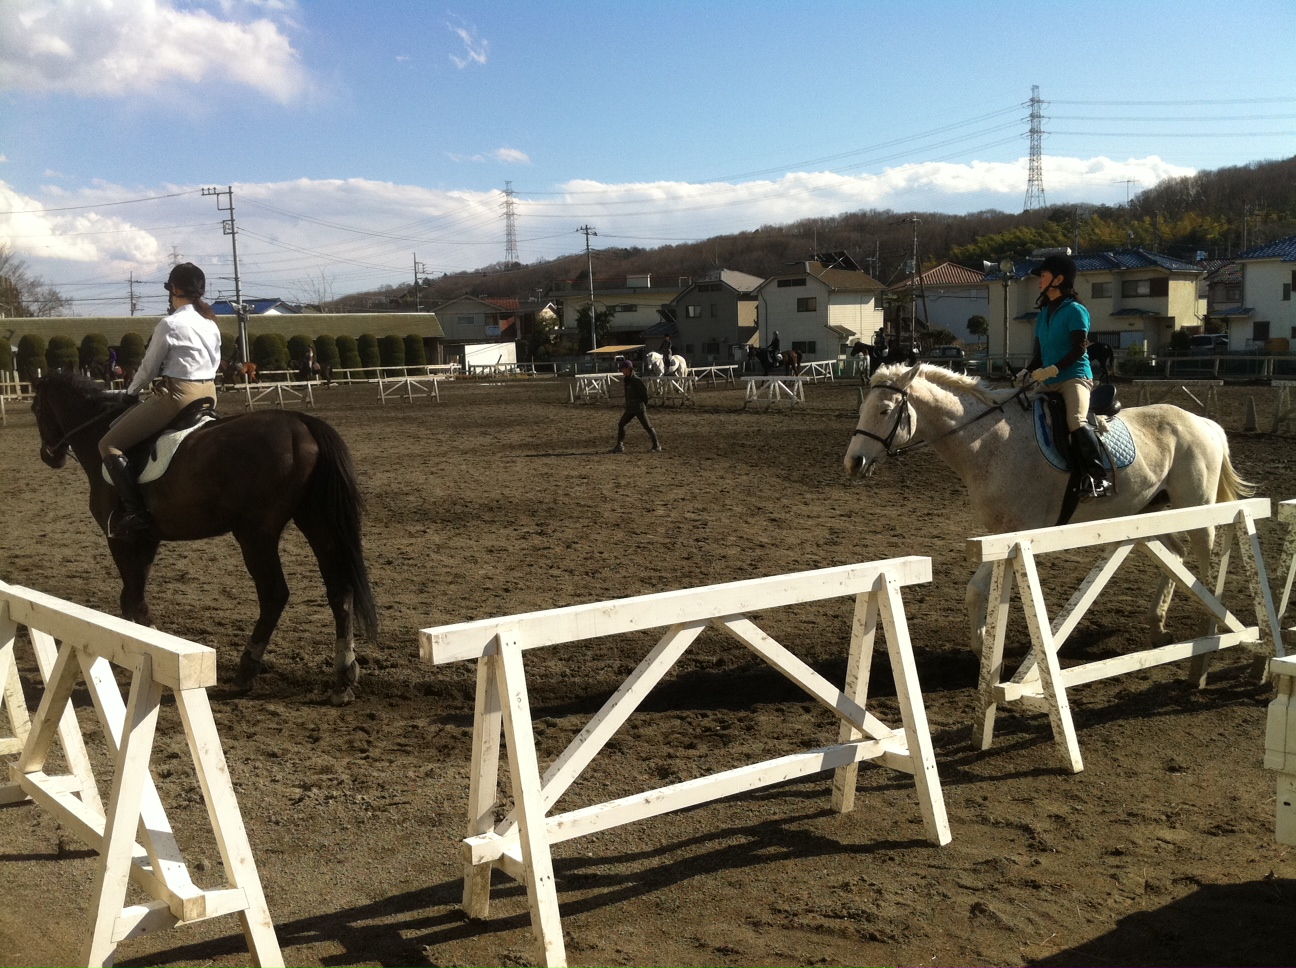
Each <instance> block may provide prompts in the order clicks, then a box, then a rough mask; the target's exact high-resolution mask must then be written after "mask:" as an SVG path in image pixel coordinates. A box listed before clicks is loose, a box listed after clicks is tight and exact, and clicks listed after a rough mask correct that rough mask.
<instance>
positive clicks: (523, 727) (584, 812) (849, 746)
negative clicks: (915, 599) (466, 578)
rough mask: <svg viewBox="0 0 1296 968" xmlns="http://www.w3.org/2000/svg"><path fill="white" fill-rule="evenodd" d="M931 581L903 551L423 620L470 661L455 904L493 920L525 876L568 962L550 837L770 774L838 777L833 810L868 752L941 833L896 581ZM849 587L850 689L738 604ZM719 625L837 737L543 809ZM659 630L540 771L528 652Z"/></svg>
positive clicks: (432, 647)
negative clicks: (598, 799)
mask: <svg viewBox="0 0 1296 968" xmlns="http://www.w3.org/2000/svg"><path fill="white" fill-rule="evenodd" d="M930 580H931V559H930V558H919V557H908V558H894V559H890V560H887V561H878V562H869V563H864V564H857V565H845V566H841V567H837V568H825V569H821V570H819V571H810V572H802V573H799V574H792V575H780V576H775V577H771V578H756V579H750V580H748V581H741V582H733V583H729V584H724V585H711V586H706V587H702V588H691V589H685V590H682V591H673V592H664V593H661V594H655V595H643V596H639V597H636V598H626V599H620V600H618V601H612V602H598V603H593V604H587V605H574V606H570V607H567V608H558V609H553V610H550V611H542V612H531V613H527V614H522V615H511V616H508V617H505V618H499V619H487V620H484V621H477V622H467V623H463V624H460V625H447V626H442V627H440V628H429V629H423V630H422V631H421V632H420V633H419V643H420V652H421V654H422V656H423V658H424V660H426V661H431V662H433V663H436V664H442V663H447V662H457V661H463V660H467V659H474V660H476V661H477V701H476V713H475V721H474V725H473V746H472V777H471V781H470V788H469V792H468V801H469V802H468V825H467V837H466V838H465V840H464V845H465V860H466V863H465V868H464V901H463V904H464V908H465V910H466V911H467V913H468V915H469V916H470V917H474V918H484V917H486V915H487V914H488V913H489V907H490V883H491V870H492V868H499V869H500V870H502V871H504V872H505V873H507V874H509V875H510V876H512V877H513V878H515V879H517V880H519V881H522V882H524V883H525V884H526V887H527V894H528V897H529V900H530V908H531V926H532V931H533V933H534V935H535V939H536V942H537V945H538V947H539V954H540V960H541V961H542V962H543V963H544V964H546V965H562V964H565V963H566V953H565V948H564V944H563V935H562V923H561V919H560V916H559V912H558V895H557V889H556V887H555V885H554V877H553V864H552V845H553V844H555V843H559V842H561V841H564V840H569V839H572V838H575V837H580V836H583V835H585V834H591V833H595V832H597V831H600V830H606V829H609V828H612V827H616V826H619V825H621V824H625V823H630V822H631V821H634V820H640V819H644V818H647V817H653V816H657V815H659V814H663V813H667V812H671V811H675V810H682V809H685V808H687V807H691V806H695V805H697V804H700V803H706V802H709V801H711V800H715V799H719V798H721V797H726V796H732V795H735V794H738V793H745V792H749V791H751V790H755V789H758V788H760V787H764V786H768V785H770V784H773V783H780V782H784V781H786V780H789V779H793V778H796V777H802V776H810V775H813V774H815V773H819V772H824V771H829V770H831V771H834V774H835V775H834V782H833V793H832V805H833V808H834V809H835V810H837V811H839V812H843V813H844V812H846V811H849V810H851V809H852V808H853V806H854V797H855V779H856V773H857V770H858V765H859V763H860V762H864V761H876V762H879V763H881V764H882V765H885V766H888V767H890V768H892V769H895V770H899V771H902V772H905V773H910V774H912V775H913V777H914V783H915V786H916V788H917V793H918V800H919V806H920V811H921V814H922V818H923V823H924V825H925V829H926V833H927V837H928V839H929V840H930V841H932V842H933V843H936V844H945V843H948V842H949V840H950V833H949V824H948V821H947V819H946V814H945V803H944V800H943V798H942V795H941V790H940V781H939V778H938V777H937V773H936V762H935V758H934V756H933V751H932V742H931V736H930V734H929V731H928V727H927V716H926V712H925V710H924V707H923V703H922V694H921V691H920V689H919V685H918V677H917V671H916V668H915V665H914V658H913V648H912V645H911V643H910V640H909V629H908V623H907V620H906V618H905V612H904V604H903V602H902V600H901V595H900V589H901V588H902V587H903V586H905V585H913V584H918V583H920V582H928V581H930ZM842 596H853V597H854V598H855V611H854V619H853V622H852V626H851V640H850V649H849V656H848V660H847V668H846V682H845V686H844V687H843V688H840V689H839V688H838V687H837V686H835V685H833V684H832V683H830V682H828V681H827V680H826V679H824V678H823V677H822V676H821V675H820V674H819V673H817V672H815V671H814V670H813V669H812V668H810V667H809V666H808V665H807V664H806V663H805V662H803V661H802V660H801V659H799V658H797V657H796V656H795V655H794V654H793V653H791V652H790V651H789V650H788V649H787V648H786V647H784V646H783V645H781V644H780V643H778V642H776V641H775V640H774V639H773V638H771V637H770V636H769V635H768V634H766V633H765V632H764V631H762V630H761V629H760V628H759V627H757V625H756V624H755V623H754V622H753V621H752V620H751V619H749V618H748V617H747V615H746V614H745V613H747V612H754V611H762V612H763V611H767V610H769V609H772V608H778V607H781V606H786V605H794V604H798V603H801V602H813V601H821V600H824V599H829V598H836V597H842ZM879 622H880V623H881V625H882V628H883V631H884V634H885V638H886V645H887V649H888V652H889V655H890V659H891V668H892V671H893V673H894V677H895V684H896V697H897V700H898V704H899V707H900V715H901V719H902V723H903V725H902V726H901V727H900V728H892V727H890V726H887V725H885V724H884V723H882V722H880V721H879V720H878V719H877V718H876V717H874V716H873V715H872V714H871V713H868V712H866V711H865V705H866V702H867V696H868V676H869V669H870V667H871V662H872V656H873V646H874V639H875V636H876V633H877V629H878V624H879ZM708 626H713V627H715V628H717V629H719V630H721V631H723V632H725V633H727V634H728V635H730V636H732V637H733V638H735V639H737V640H738V641H739V642H741V643H742V644H743V645H744V646H746V647H747V648H749V649H750V650H751V651H752V652H754V653H755V654H756V655H757V656H759V657H760V658H761V659H763V660H764V661H765V662H767V663H769V664H770V665H771V666H772V667H773V668H775V669H776V670H778V671H779V672H780V673H782V674H783V675H784V676H786V677H787V678H789V679H790V680H792V681H793V682H795V683H796V684H797V685H799V686H800V687H801V688H802V689H804V690H805V691H806V692H807V693H808V694H809V695H810V696H811V697H813V698H814V699H816V700H818V701H819V702H820V703H821V704H822V705H824V706H826V707H827V708H828V709H830V710H831V711H832V712H834V713H835V714H836V716H837V718H838V720H839V723H840V725H839V730H838V742H837V743H836V744H835V745H831V746H826V747H823V748H820V749H815V750H809V751H806V752H801V753H795V754H792V755H789V756H783V757H780V758H778V759H774V760H768V761H766V762H763V763H755V764H752V765H750V766H743V767H739V768H736V769H730V770H727V771H725V772H721V773H715V774H712V775H710V776H704V777H700V778H698V779H693V780H688V781H685V782H682V783H677V784H674V785H672V786H667V787H662V788H660V789H656V790H650V791H648V792H646V793H641V794H634V795H631V796H626V797H622V798H620V799H617V800H611V801H609V802H606V803H599V804H595V805H592V806H587V807H584V808H580V809H576V810H571V811H569V812H567V813H563V814H558V815H556V816H547V814H548V811H549V810H550V808H551V807H553V806H554V804H555V803H556V802H557V801H558V800H559V798H560V797H562V796H563V794H564V793H565V791H566V790H567V789H568V788H569V787H570V786H571V784H572V783H573V782H574V781H575V780H576V779H577V778H578V777H579V776H580V774H581V772H582V771H583V770H584V769H585V768H586V767H587V766H588V765H589V764H590V763H591V762H592V761H593V760H594V758H595V756H597V754H598V752H599V751H600V750H601V749H602V748H603V746H604V745H605V744H606V743H607V742H608V741H609V740H610V739H611V738H612V737H613V735H614V734H615V732H616V730H617V729H618V728H619V727H620V726H621V725H622V724H623V723H624V722H625V721H626V720H627V719H628V718H629V716H630V715H631V714H632V713H633V712H634V710H635V709H636V708H637V707H638V705H639V704H640V703H641V702H642V701H643V699H644V698H645V697H646V696H647V694H648V693H649V691H650V690H651V689H652V688H653V687H654V686H655V685H656V684H657V683H658V682H659V681H661V679H662V678H663V677H664V676H665V675H666V674H667V672H669V671H670V669H671V668H672V666H673V665H674V664H675V662H676V661H677V660H678V659H679V658H680V656H681V655H683V653H684V651H685V650H686V649H687V648H688V647H689V645H690V644H691V643H692V642H693V641H694V640H695V639H696V638H697V637H698V636H699V635H700V634H701V633H702V631H703V630H704V629H706V628H707V627H708ZM654 628H664V629H666V631H665V633H664V634H663V636H662V637H661V639H660V640H659V641H658V642H657V644H656V646H655V647H654V648H653V649H652V650H651V651H650V652H649V653H648V655H647V656H646V657H645V658H644V659H643V661H642V662H641V663H640V664H639V666H638V668H636V669H635V671H634V672H633V673H631V675H630V677H629V678H628V679H627V680H626V681H625V683H624V684H622V686H621V687H620V688H619V689H618V690H617V691H616V693H615V694H614V695H613V696H612V697H611V698H610V699H609V700H608V701H607V703H606V704H605V705H604V706H603V708H602V709H601V710H599V712H598V713H597V714H595V716H594V717H593V719H592V720H591V721H590V722H589V723H588V724H587V725H586V726H585V728H584V729H583V730H581V732H580V733H579V734H578V735H577V736H576V738H575V739H574V740H572V742H571V744H570V745H569V746H568V747H567V749H566V750H564V751H563V752H562V754H560V755H559V756H558V758H557V759H556V760H554V762H553V763H552V764H550V765H549V767H548V768H547V769H546V770H545V771H544V773H543V775H542V774H541V772H540V765H539V762H538V759H537V756H536V746H535V737H534V733H533V727H532V719H531V709H530V704H529V701H528V699H527V684H526V676H525V673H524V670H523V665H522V653H523V651H525V650H526V649H533V648H541V647H544V646H550V645H557V644H561V643H567V642H577V641H583V640H587V639H591V638H597V637H601V636H606V635H619V634H624V633H626V632H632V631H639V630H646V629H654ZM501 734H503V737H504V739H505V741H506V746H507V749H508V757H509V774H510V777H511V779H512V784H513V798H514V804H515V806H514V808H513V810H512V811H511V812H509V814H508V816H507V817H505V819H504V820H502V821H500V822H498V823H497V822H496V821H495V807H496V798H497V786H498V782H499V758H500V738H501Z"/></svg>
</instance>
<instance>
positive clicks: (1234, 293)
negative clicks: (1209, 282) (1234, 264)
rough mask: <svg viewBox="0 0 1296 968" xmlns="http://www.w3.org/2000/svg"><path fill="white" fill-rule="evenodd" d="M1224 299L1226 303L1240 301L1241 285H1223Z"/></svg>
mask: <svg viewBox="0 0 1296 968" xmlns="http://www.w3.org/2000/svg"><path fill="white" fill-rule="evenodd" d="M1224 301H1225V302H1227V303H1237V302H1241V301H1242V287H1241V286H1225V287H1224Z"/></svg>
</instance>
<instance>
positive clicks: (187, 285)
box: [167, 262, 207, 299]
mask: <svg viewBox="0 0 1296 968" xmlns="http://www.w3.org/2000/svg"><path fill="white" fill-rule="evenodd" d="M206 291H207V277H206V276H205V275H203V271H202V270H201V269H199V268H198V267H197V266H196V265H194V264H193V263H192V262H181V263H180V264H179V265H177V266H176V267H175V268H174V269H172V270H171V275H169V276H167V292H176V293H179V294H180V295H182V296H184V297H185V298H186V299H199V298H201V297H202V295H203V293H205V292H206Z"/></svg>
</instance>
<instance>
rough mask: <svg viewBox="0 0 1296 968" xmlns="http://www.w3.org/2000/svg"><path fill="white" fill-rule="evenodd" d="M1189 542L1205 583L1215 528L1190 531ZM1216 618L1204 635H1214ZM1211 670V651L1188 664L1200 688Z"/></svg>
mask: <svg viewBox="0 0 1296 968" xmlns="http://www.w3.org/2000/svg"><path fill="white" fill-rule="evenodd" d="M1188 543H1189V544H1190V545H1191V546H1192V550H1193V557H1194V558H1196V559H1197V574H1198V577H1200V578H1201V580H1202V581H1203V582H1205V583H1208V587H1209V582H1210V579H1211V548H1213V547H1214V546H1215V529H1214V528H1200V529H1198V530H1196V531H1189V532H1188ZM1226 547H1227V545H1226ZM1215 629H1216V625H1215V620H1214V619H1212V618H1210V617H1207V618H1206V621H1205V624H1204V625H1203V627H1202V635H1213V634H1214V633H1215ZM1208 671H1210V653H1209V652H1203V653H1202V654H1201V655H1195V656H1193V658H1192V661H1191V662H1190V663H1189V664H1188V678H1189V679H1190V680H1191V681H1193V682H1195V683H1197V688H1198V689H1204V688H1205V687H1206V673H1207V672H1208Z"/></svg>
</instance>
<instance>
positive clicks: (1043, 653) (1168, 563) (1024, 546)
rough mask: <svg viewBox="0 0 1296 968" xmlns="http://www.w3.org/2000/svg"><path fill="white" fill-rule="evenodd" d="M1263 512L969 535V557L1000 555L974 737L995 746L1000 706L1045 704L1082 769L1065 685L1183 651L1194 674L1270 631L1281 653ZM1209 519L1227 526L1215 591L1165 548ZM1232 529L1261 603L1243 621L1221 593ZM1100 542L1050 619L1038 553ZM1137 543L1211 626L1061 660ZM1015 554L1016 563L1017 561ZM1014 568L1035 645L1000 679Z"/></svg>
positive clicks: (1073, 764)
mask: <svg viewBox="0 0 1296 968" xmlns="http://www.w3.org/2000/svg"><path fill="white" fill-rule="evenodd" d="M1267 517H1269V500H1268V499H1267V498H1249V499H1247V500H1242V501H1229V502H1224V503H1220V504H1208V505H1203V506H1201V507H1191V508H1178V509H1175V510H1170V511H1159V512H1156V513H1154V514H1137V515H1133V516H1130V517H1120V518H1106V519H1104V520H1101V521H1090V522H1085V523H1080V524H1068V525H1063V526H1062V527H1056V528H1038V529H1035V530H1032V531H1017V532H1012V533H1008V534H999V535H991V536H988V537H984V538H970V539H968V542H967V549H968V555H969V557H970V558H971V559H972V560H973V561H976V562H978V563H982V562H993V563H994V570H993V573H992V576H991V580H990V590H989V594H988V595H987V601H988V609H987V614H986V624H985V638H984V639H983V641H982V644H981V673H980V681H979V685H978V698H977V703H978V714H977V717H976V719H975V721H974V723H973V727H972V734H973V735H972V738H973V742H974V743H975V744H976V745H977V747H978V748H980V749H989V748H990V745H991V743H992V741H993V738H994V719H995V714H996V712H997V709H998V706H999V705H1000V704H1007V703H1011V702H1020V703H1021V704H1022V705H1024V706H1026V707H1027V708H1030V709H1035V710H1037V711H1047V712H1048V715H1049V723H1050V725H1051V726H1052V730H1053V738H1054V741H1055V742H1056V743H1057V747H1058V751H1059V753H1060V755H1061V759H1062V764H1063V766H1064V767H1066V768H1067V769H1068V770H1070V771H1071V772H1072V773H1079V772H1080V771H1081V770H1083V769H1084V763H1083V761H1082V759H1081V757H1080V744H1079V740H1078V739H1077V737H1076V730H1075V724H1074V722H1072V719H1071V707H1070V704H1069V702H1068V701H1067V694H1066V691H1067V689H1068V688H1069V687H1071V686H1079V685H1083V684H1084V683H1087V682H1095V681H1097V680H1099V679H1107V678H1110V677H1112V676H1117V675H1121V674H1122V673H1126V672H1134V671H1137V670H1139V669H1149V668H1152V667H1153V666H1158V665H1164V664H1166V663H1168V662H1176V661H1178V660H1180V659H1187V658H1193V659H1194V660H1202V664H1201V666H1200V669H1199V672H1198V678H1201V677H1204V674H1205V665H1204V660H1205V658H1206V657H1207V656H1209V654H1210V653H1213V652H1217V651H1219V650H1221V649H1226V648H1230V647H1232V646H1235V645H1241V644H1244V643H1246V644H1256V643H1260V642H1263V641H1266V640H1267V641H1269V642H1271V643H1272V645H1273V649H1274V652H1275V653H1276V654H1277V655H1279V656H1281V655H1283V654H1284V651H1283V645H1282V641H1281V631H1280V628H1279V624H1278V618H1277V614H1276V613H1275V611H1274V605H1273V597H1272V594H1271V592H1270V589H1269V579H1268V577H1267V576H1266V574H1265V565H1264V557H1263V556H1262V555H1261V553H1260V542H1259V538H1258V536H1257V535H1256V530H1255V522H1256V520H1258V519H1261V518H1267ZM1206 527H1218V528H1222V529H1223V533H1222V534H1221V535H1220V541H1219V544H1218V547H1219V550H1220V563H1219V574H1218V576H1217V580H1216V583H1215V588H1214V591H1213V592H1212V591H1211V589H1209V588H1208V587H1207V586H1206V585H1205V584H1203V582H1202V580H1201V579H1199V578H1197V577H1196V576H1195V575H1193V573H1192V572H1191V571H1190V570H1189V569H1188V568H1187V567H1186V565H1185V564H1184V563H1183V562H1182V561H1180V559H1179V558H1178V557H1177V556H1176V555H1175V554H1174V553H1173V552H1172V551H1171V550H1170V549H1168V548H1167V547H1166V545H1165V542H1164V540H1163V539H1164V538H1166V537H1167V536H1170V535H1173V534H1176V533H1178V532H1182V531H1191V530H1196V529H1199V528H1206ZM1234 536H1236V537H1237V541H1238V548H1239V551H1240V555H1241V557H1242V558H1243V559H1244V561H1245V567H1246V571H1247V578H1248V580H1249V583H1250V586H1251V593H1252V599H1253V602H1254V605H1255V612H1256V622H1257V624H1256V625H1253V626H1249V627H1247V626H1243V625H1242V623H1241V622H1240V621H1238V619H1237V618H1236V617H1235V616H1234V615H1233V613H1232V612H1230V611H1229V610H1228V609H1227V608H1226V607H1225V606H1224V604H1223V603H1222V602H1221V601H1220V596H1221V595H1222V594H1223V591H1224V580H1225V578H1226V577H1227V573H1228V566H1229V557H1230V551H1231V545H1232V540H1233V537H1234ZM1099 546H1106V547H1105V549H1104V551H1103V553H1102V555H1101V557H1100V558H1099V560H1098V562H1097V563H1096V564H1095V565H1094V567H1093V569H1092V570H1091V571H1090V572H1089V574H1088V576H1086V577H1085V579H1084V581H1082V582H1081V583H1080V586H1079V588H1078V589H1077V590H1076V592H1075V594H1074V595H1072V596H1071V600H1070V601H1069V602H1067V604H1066V606H1065V607H1064V608H1063V609H1062V611H1061V612H1059V613H1058V615H1057V616H1056V617H1054V618H1053V619H1052V620H1050V619H1049V615H1048V607H1047V605H1046V604H1045V601H1044V593H1043V591H1042V589H1041V586H1040V581H1039V573H1038V571H1037V570H1036V566H1035V559H1036V557H1037V556H1038V555H1042V554H1049V553H1051V552H1057V551H1070V550H1073V549H1076V548H1092V547H1099ZM1135 548H1138V549H1139V550H1140V551H1143V552H1144V553H1145V554H1147V555H1148V557H1150V558H1151V559H1152V560H1153V562H1155V563H1156V566H1157V567H1158V568H1159V569H1161V571H1163V572H1165V574H1166V575H1168V576H1169V577H1170V579H1171V580H1172V581H1173V582H1174V583H1175V584H1176V586H1178V588H1179V589H1180V590H1181V591H1182V592H1184V593H1185V594H1186V595H1188V596H1189V597H1190V600H1191V601H1192V602H1193V603H1194V604H1195V605H1197V606H1198V607H1199V608H1201V609H1202V610H1203V611H1205V612H1206V613H1207V615H1208V616H1209V617H1210V619H1211V624H1210V627H1209V628H1208V629H1206V630H1205V632H1204V633H1203V634H1202V635H1200V636H1198V637H1197V638H1194V639H1189V640H1187V641H1184V642H1177V643H1172V644H1170V645H1164V646H1160V647H1158V648H1153V649H1148V650H1147V651H1144V652H1134V653H1130V654H1128V655H1120V656H1114V657H1112V658H1109V659H1101V660H1097V661H1094V662H1088V663H1085V664H1083V665H1077V666H1071V667H1070V668H1067V669H1063V668H1062V667H1061V666H1060V664H1059V662H1058V652H1059V650H1060V649H1061V646H1062V645H1063V644H1064V643H1065V642H1066V639H1067V637H1068V636H1069V635H1070V634H1071V632H1072V631H1074V630H1075V627H1076V626H1077V625H1078V624H1079V622H1080V619H1081V618H1083V617H1084V614H1085V612H1086V611H1088V609H1089V608H1090V606H1092V605H1093V603H1094V602H1095V601H1096V600H1097V599H1098V596H1099V594H1100V593H1101V592H1102V590H1103V588H1105V587H1106V585H1107V583H1108V582H1109V581H1110V580H1111V578H1112V576H1113V575H1114V574H1115V573H1116V571H1117V570H1118V569H1119V568H1120V566H1121V565H1122V564H1123V563H1124V562H1125V560H1126V559H1127V558H1128V557H1129V555H1130V552H1132V551H1133V550H1134V549H1135ZM1009 562H1011V563H1012V564H1011V570H1010V568H1009ZM1014 575H1015V576H1016V579H1017V583H1018V585H1019V586H1020V587H1021V600H1022V607H1023V609H1024V611H1025V613H1026V624H1027V627H1028V628H1029V629H1030V636H1031V648H1030V652H1029V653H1028V654H1027V656H1026V659H1025V660H1024V661H1023V662H1022V664H1021V666H1019V667H1018V669H1017V671H1016V672H1015V673H1014V674H1013V676H1012V678H1011V679H1010V680H1007V681H1002V675H1003V651H1004V634H1005V631H1006V629H1007V625H1008V610H1009V606H1010V605H1011V599H1012V585H1013V577H1014ZM1208 577H1209V576H1207V578H1208ZM1217 623H1222V624H1223V625H1224V626H1225V627H1226V628H1227V631H1226V632H1222V633H1216V632H1215V628H1216V624H1217Z"/></svg>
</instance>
